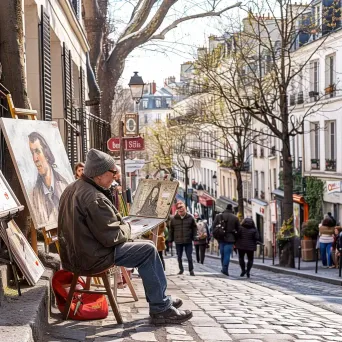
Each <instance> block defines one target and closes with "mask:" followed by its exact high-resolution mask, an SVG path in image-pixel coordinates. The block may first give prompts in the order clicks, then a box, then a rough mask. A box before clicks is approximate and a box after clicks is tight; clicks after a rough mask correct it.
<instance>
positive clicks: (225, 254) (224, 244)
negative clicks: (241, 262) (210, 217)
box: [212, 204, 239, 276]
mask: <svg viewBox="0 0 342 342" xmlns="http://www.w3.org/2000/svg"><path fill="white" fill-rule="evenodd" d="M238 229H239V219H238V218H237V217H236V216H235V215H234V213H233V206H232V205H231V204H228V205H227V208H226V210H225V211H224V212H223V213H222V214H218V215H216V217H215V220H214V223H213V228H212V231H213V236H214V238H215V239H216V240H217V241H218V242H219V246H220V254H221V265H222V269H221V273H223V274H225V275H227V276H229V272H228V268H229V262H230V256H231V254H232V251H233V247H234V243H235V241H236V238H235V236H236V234H237V231H238Z"/></svg>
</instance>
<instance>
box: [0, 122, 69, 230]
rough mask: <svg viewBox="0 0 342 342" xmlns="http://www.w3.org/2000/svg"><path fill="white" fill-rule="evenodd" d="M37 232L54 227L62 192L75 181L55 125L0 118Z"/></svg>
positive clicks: (53, 123) (52, 123)
mask: <svg viewBox="0 0 342 342" xmlns="http://www.w3.org/2000/svg"><path fill="white" fill-rule="evenodd" d="M0 125H1V129H2V130H3V133H4V135H5V139H6V142H7V145H8V147H9V150H10V153H11V157H12V160H13V163H14V165H15V168H16V171H17V174H18V177H19V180H20V183H21V186H22V189H23V192H24V194H25V198H26V202H27V205H28V207H29V209H30V213H31V216H32V219H33V222H34V225H35V227H36V229H38V228H42V227H45V228H46V229H51V228H56V227H57V221H58V205H59V199H60V197H61V194H62V192H63V191H64V189H65V188H66V186H67V185H68V184H70V183H71V182H73V181H74V177H73V173H72V170H71V167H70V164H69V160H68V157H67V154H66V151H65V147H64V144H63V141H62V138H61V135H60V133H59V130H58V126H57V123H56V122H51V121H37V120H17V119H8V118H1V119H0Z"/></svg>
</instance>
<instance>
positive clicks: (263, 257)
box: [262, 244, 265, 264]
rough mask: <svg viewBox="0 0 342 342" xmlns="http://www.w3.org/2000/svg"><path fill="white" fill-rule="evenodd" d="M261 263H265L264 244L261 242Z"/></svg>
mask: <svg viewBox="0 0 342 342" xmlns="http://www.w3.org/2000/svg"><path fill="white" fill-rule="evenodd" d="M262 263H263V264H264V263H265V245H264V244H262Z"/></svg>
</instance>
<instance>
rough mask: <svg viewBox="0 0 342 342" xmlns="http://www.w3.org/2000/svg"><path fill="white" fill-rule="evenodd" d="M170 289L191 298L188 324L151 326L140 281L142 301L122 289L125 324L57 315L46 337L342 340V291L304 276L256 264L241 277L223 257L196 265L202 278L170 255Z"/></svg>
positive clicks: (48, 340) (49, 341)
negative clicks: (222, 263)
mask: <svg viewBox="0 0 342 342" xmlns="http://www.w3.org/2000/svg"><path fill="white" fill-rule="evenodd" d="M166 267H167V275H168V284H169V286H168V289H169V294H171V295H173V296H179V297H181V298H182V299H183V300H184V305H183V307H184V308H186V309H191V310H193V315H194V317H193V318H192V319H191V320H190V321H189V322H187V323H186V324H184V325H182V326H158V327H156V326H151V325H150V324H149V318H148V305H147V303H146V302H145V299H144V292H143V287H142V283H141V280H140V279H137V278H134V284H135V286H136V288H137V292H138V295H139V298H140V300H139V301H138V302H134V301H133V299H132V298H131V296H130V293H129V291H128V290H127V289H125V290H119V302H120V303H121V304H120V309H121V312H122V315H123V318H124V322H125V324H124V325H121V326H119V325H117V324H116V321H115V319H114V316H113V314H112V313H110V315H109V316H108V318H107V319H106V320H103V321H93V322H76V321H67V322H63V321H61V320H60V315H59V314H57V313H54V314H53V315H52V316H53V318H52V319H51V320H50V326H49V327H48V334H47V335H46V336H47V338H46V342H52V341H95V342H105V341H106V342H110V341H120V342H129V341H141V342H142V341H170V342H171V341H172V342H176V341H210V342H215V341H244V342H259V341H260V342H261V341H269V342H274V341H302V342H303V341H311V342H312V341H342V326H340V323H342V317H341V316H340V315H339V314H337V313H342V289H341V287H338V286H336V285H330V284H325V283H321V282H318V281H313V280H306V279H302V278H299V277H294V276H289V275H283V274H275V273H273V272H268V271H262V270H256V269H253V270H252V273H251V279H246V278H244V279H241V278H240V277H239V274H240V272H239V268H238V267H237V265H234V264H231V266H230V269H229V272H230V277H226V276H223V275H221V273H219V270H220V267H219V261H218V260H217V259H210V258H207V259H206V261H205V265H204V266H200V265H198V264H195V273H196V276H195V277H190V276H189V275H188V272H185V274H184V275H182V276H178V275H176V274H177V272H178V267H177V260H176V258H167V259H166Z"/></svg>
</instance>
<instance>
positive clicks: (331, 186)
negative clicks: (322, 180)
mask: <svg viewBox="0 0 342 342" xmlns="http://www.w3.org/2000/svg"><path fill="white" fill-rule="evenodd" d="M334 192H341V181H333V182H331V181H327V193H328V194H333V193H334Z"/></svg>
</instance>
